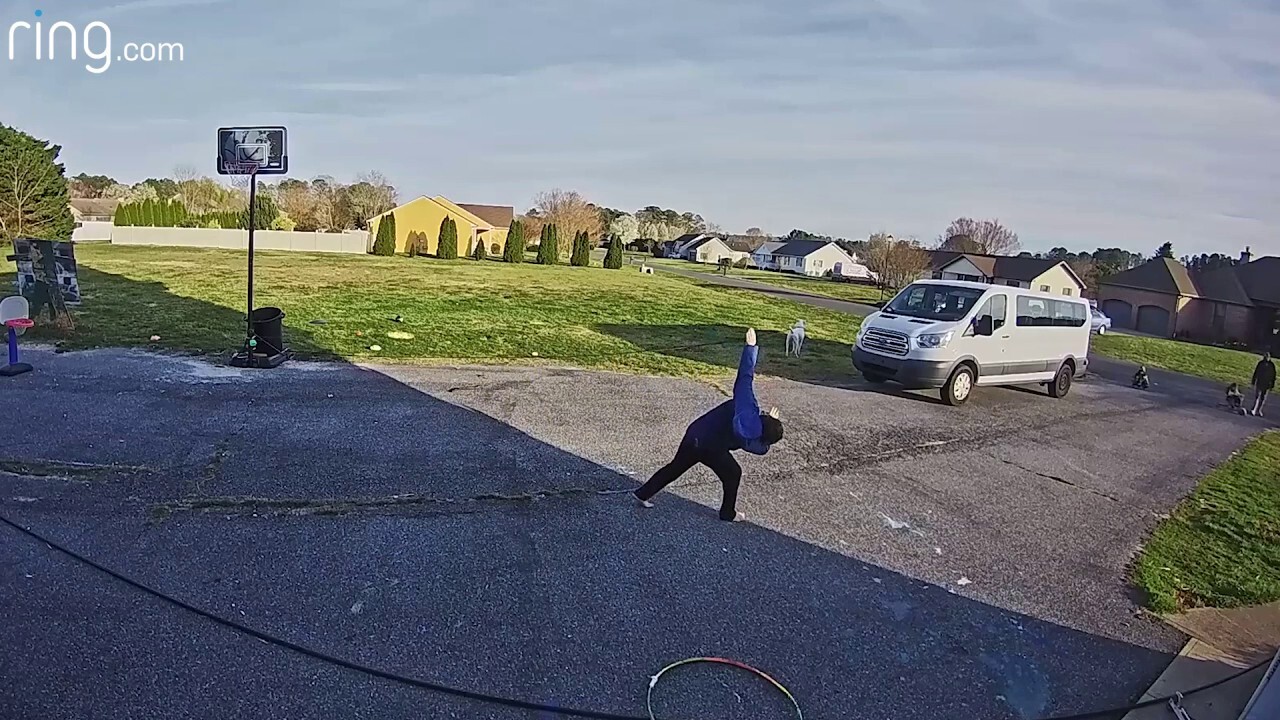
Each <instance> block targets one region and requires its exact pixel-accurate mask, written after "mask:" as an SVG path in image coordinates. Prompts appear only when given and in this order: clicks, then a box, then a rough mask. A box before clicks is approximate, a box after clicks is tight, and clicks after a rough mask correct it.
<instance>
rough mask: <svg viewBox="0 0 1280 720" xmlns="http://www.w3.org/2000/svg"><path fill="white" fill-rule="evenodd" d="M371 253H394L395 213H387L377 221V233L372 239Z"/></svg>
mask: <svg viewBox="0 0 1280 720" xmlns="http://www.w3.org/2000/svg"><path fill="white" fill-rule="evenodd" d="M373 254H374V255H383V256H385V257H391V256H392V255H395V254H396V214H395V213H387V214H386V215H384V216H383V217H382V219H381V220H379V221H378V234H377V236H375V238H374V240H373Z"/></svg>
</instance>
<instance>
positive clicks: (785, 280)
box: [645, 258, 890, 303]
mask: <svg viewBox="0 0 1280 720" xmlns="http://www.w3.org/2000/svg"><path fill="white" fill-rule="evenodd" d="M645 262H647V263H649V264H650V265H655V266H658V267H661V266H664V265H665V266H667V267H677V268H681V269H684V270H692V271H694V272H703V273H707V274H708V275H719V274H720V270H719V269H718V268H715V267H712V266H710V265H701V264H698V263H692V262H688V261H687V260H677V259H674V258H645ZM729 276H730V277H738V278H742V279H744V280H754V281H755V282H759V283H764V284H766V285H772V286H774V287H778V288H782V289H784V290H794V291H796V292H802V293H807V294H809V295H820V296H822V297H829V298H834V299H836V300H848V301H849V302H856V303H875V302H879V301H880V300H882V299H883V300H888V299H889V297H890V296H889V295H886V296H883V297H882V296H881V294H880V290H879V289H878V288H874V287H871V286H869V285H855V284H853V283H841V282H835V281H833V280H824V279H821V278H810V277H805V276H802V275H794V274H790V273H780V272H770V271H768V270H756V269H752V268H744V269H738V268H731V269H730V270H729Z"/></svg>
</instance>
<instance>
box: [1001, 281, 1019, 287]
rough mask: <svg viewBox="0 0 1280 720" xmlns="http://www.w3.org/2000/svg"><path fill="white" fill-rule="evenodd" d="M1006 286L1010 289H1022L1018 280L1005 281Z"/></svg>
mask: <svg viewBox="0 0 1280 720" xmlns="http://www.w3.org/2000/svg"><path fill="white" fill-rule="evenodd" d="M1004 284H1005V285H1008V286H1009V287H1022V285H1021V284H1020V283H1018V281H1017V280H1005V281H1004Z"/></svg>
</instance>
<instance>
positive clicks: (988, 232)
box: [938, 217, 1022, 255]
mask: <svg viewBox="0 0 1280 720" xmlns="http://www.w3.org/2000/svg"><path fill="white" fill-rule="evenodd" d="M1021 247H1022V242H1021V241H1019V240H1018V234H1017V233H1015V232H1014V231H1012V230H1010V229H1009V228H1007V227H1005V226H1004V225H1001V224H1000V221H999V220H996V219H993V220H974V219H973V218H967V217H962V218H956V219H955V220H952V221H951V224H950V225H948V226H947V229H946V231H945V232H943V233H942V234H941V235H939V236H938V249H939V250H952V251H955V252H971V253H982V254H984V255H1013V254H1015V253H1017V252H1018V249H1019V248H1021Z"/></svg>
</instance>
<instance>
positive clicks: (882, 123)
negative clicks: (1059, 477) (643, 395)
mask: <svg viewBox="0 0 1280 720" xmlns="http://www.w3.org/2000/svg"><path fill="white" fill-rule="evenodd" d="M36 8H41V9H42V10H43V17H42V18H41V19H42V20H43V21H44V23H45V28H46V31H47V28H48V27H49V25H50V24H51V23H53V22H56V21H58V20H67V21H70V22H72V23H75V24H77V26H79V27H83V26H84V25H86V24H88V23H89V22H90V21H92V20H102V21H104V22H106V23H107V24H109V25H110V26H111V30H112V35H113V38H112V39H113V44H114V45H115V47H116V48H117V49H119V48H120V47H122V46H123V44H124V43H126V42H130V41H132V42H156V43H158V42H180V43H182V44H183V45H184V47H185V56H186V58H185V61H184V62H182V63H172V64H125V63H115V64H113V65H112V66H111V68H110V69H109V70H108V71H107V72H105V73H102V74H100V75H95V74H91V73H88V72H86V71H85V70H84V67H83V66H84V63H83V62H73V61H71V60H70V59H69V58H66V57H65V56H64V57H63V58H60V59H57V60H53V61H50V60H45V61H42V62H37V61H35V60H34V59H33V50H32V48H31V41H30V40H29V39H21V38H22V36H19V37H20V39H19V41H18V49H17V53H16V60H15V61H9V60H8V54H7V52H6V50H7V40H8V38H7V37H5V38H3V40H2V41H3V42H6V47H3V48H0V122H5V123H7V124H12V125H16V126H18V127H20V128H22V129H25V130H27V131H29V132H32V133H34V134H36V135H39V136H42V137H45V138H48V139H51V140H53V141H55V142H58V143H60V144H62V145H63V146H64V151H63V159H64V161H65V162H66V163H67V167H68V170H69V171H70V172H72V173H78V172H81V171H85V172H89V173H94V174H96V173H104V174H108V175H112V176H114V177H116V178H118V179H121V180H124V181H130V182H132V181H137V180H140V179H143V178H145V177H147V176H160V175H167V174H170V173H171V172H172V170H173V169H174V168H175V167H176V166H178V165H196V166H198V167H200V168H201V169H202V170H204V169H207V170H208V171H209V172H210V173H212V167H213V157H214V152H215V142H214V131H215V129H216V128H217V127H218V126H220V125H236V124H284V125H287V126H288V127H289V129H290V163H291V166H292V168H293V170H294V172H293V174H294V176H296V177H311V176H314V175H320V174H326V175H332V176H335V177H337V178H339V179H343V180H350V179H352V178H353V177H354V176H355V174H356V173H358V172H361V171H364V170H371V169H377V170H380V171H382V172H383V173H384V174H386V175H387V176H388V177H390V178H391V180H392V181H393V183H394V184H395V185H396V186H397V188H399V190H400V193H401V197H402V198H408V197H413V196H416V195H421V194H444V195H447V196H449V197H450V198H453V199H455V200H457V201H461V202H480V203H500V204H511V205H515V206H516V207H517V209H524V208H525V207H527V206H528V204H529V202H530V200H531V199H532V197H533V195H534V194H535V193H536V192H538V191H539V190H545V189H549V188H553V187H561V188H566V189H575V190H579V191H580V192H582V193H583V194H584V195H586V196H587V197H588V198H589V199H591V200H593V201H595V202H598V203H600V204H604V205H609V206H613V207H620V208H624V209H628V210H633V209H636V208H638V207H640V206H643V205H648V204H656V205H662V206H664V207H674V208H677V209H679V210H682V211H684V210H692V211H695V212H699V213H701V214H702V215H704V216H705V217H707V218H708V219H710V220H712V221H714V222H717V223H719V224H720V225H722V226H723V227H725V228H726V229H727V230H731V231H739V232H740V231H742V230H744V229H745V228H747V227H750V226H759V227H762V228H764V229H765V230H767V231H770V232H777V233H782V232H786V231H787V230H790V229H791V228H793V227H802V228H804V229H807V230H810V231H814V232H820V233H824V234H833V235H840V236H844V237H850V238H853V237H865V236H866V235H867V234H868V233H870V232H873V231H876V230H882V229H883V230H887V231H890V232H893V233H895V234H897V235H916V236H919V237H921V238H922V239H926V240H932V239H933V238H934V237H935V236H936V235H937V234H938V233H939V232H940V231H941V230H942V229H943V228H944V227H945V226H946V224H947V222H948V221H949V220H951V219H952V218H954V217H956V216H960V215H970V216H974V217H999V218H1000V219H1001V220H1003V221H1004V222H1005V223H1006V224H1008V225H1009V226H1011V227H1012V228H1013V229H1014V230H1015V231H1017V232H1018V233H1019V234H1020V235H1021V237H1022V240H1023V244H1024V247H1026V248H1027V249H1031V250H1045V249H1048V248H1049V247H1052V246H1054V245H1066V246H1068V247H1070V248H1072V249H1089V250H1091V249H1093V248H1095V247H1099V246H1108V247H1109V246H1117V245H1118V246H1122V247H1127V248H1130V249H1134V250H1138V251H1141V252H1145V253H1150V252H1151V251H1152V250H1154V248H1155V247H1156V246H1157V245H1159V244H1160V243H1161V242H1163V241H1165V240H1170V241H1172V242H1173V243H1174V248H1175V251H1176V252H1177V253H1178V254H1183V253H1190V252H1197V253H1198V252H1225V253H1232V254H1235V253H1238V252H1239V251H1240V250H1241V249H1243V247H1244V246H1245V245H1250V246H1252V248H1253V251H1254V253H1255V254H1260V253H1264V254H1280V202H1278V200H1280V163H1278V162H1277V159H1278V158H1280V131H1278V129H1280V41H1277V38H1280V0H1125V1H1124V2H1118V1H1117V0H1008V1H996V0H965V2H956V1H955V0H945V1H944V0H936V1H926V0H893V1H890V0H859V1H857V2H829V1H823V0H789V1H787V2H784V1H782V0H773V1H771V2H763V1H762V0H647V1H646V2H634V1H633V0H626V1H624V0H576V1H575V2H569V1H568V0H539V1H538V2H515V1H514V0H471V1H469V2H468V1H464V0H364V1H363V2H359V3H355V2H353V3H336V2H332V1H330V0H307V1H302V0H132V1H129V0H125V1H124V2H119V3H117V4H114V5H113V4H110V3H109V2H71V1H68V0H32V4H31V5H30V7H28V6H27V5H25V4H18V3H14V2H12V1H11V0H10V1H9V2H6V4H5V10H4V11H3V13H0V28H7V27H8V25H9V23H11V22H13V21H15V20H27V21H31V22H33V21H34V20H35V18H34V17H33V12H34V10H35V9H36ZM6 35H7V33H6ZM24 43H25V44H24ZM81 60H83V58H82V59H81Z"/></svg>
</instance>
